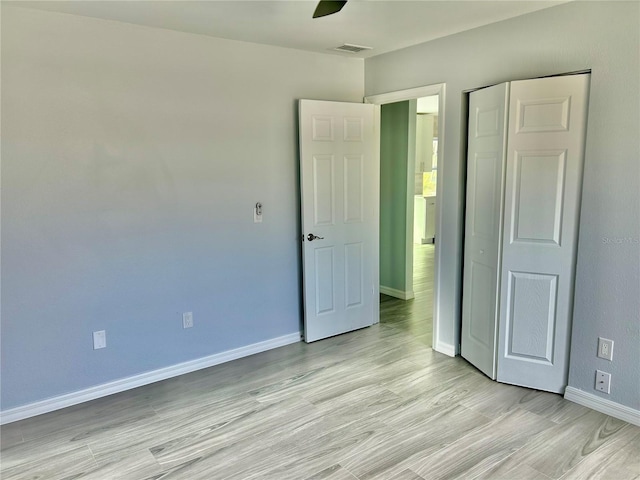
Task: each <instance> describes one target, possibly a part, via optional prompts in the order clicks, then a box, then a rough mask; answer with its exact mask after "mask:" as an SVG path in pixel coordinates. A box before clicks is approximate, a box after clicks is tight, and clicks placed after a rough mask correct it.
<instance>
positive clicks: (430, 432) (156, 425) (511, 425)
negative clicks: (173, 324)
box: [0, 308, 640, 480]
mask: <svg viewBox="0 0 640 480" xmlns="http://www.w3.org/2000/svg"><path fill="white" fill-rule="evenodd" d="M383 311H385V310H384V309H383ZM386 312H387V313H383V321H382V322H381V323H380V324H378V325H374V326H373V327H370V328H366V329H363V330H360V331H357V332H352V333H349V334H345V335H341V336H338V337H334V338H330V339H327V340H323V341H319V342H316V343H313V344H310V345H307V344H304V343H297V344H293V345H289V346H286V347H282V348H279V349H276V350H271V351H269V352H264V353H261V354H258V355H253V356H251V357H247V358H244V359H240V360H236V361H233V362H229V363H227V364H224V365H219V366H216V367H212V368H208V369H205V370H201V371H198V372H194V373H191V374H188V375H183V376H181V377H177V378H174V379H170V380H166V381H163V382H158V383H155V384H152V385H148V386H146V387H141V388H138V389H135V390H131V391H128V392H124V393H120V394H116V395H112V396H110V397H105V398H102V399H99V400H95V401H92V402H88V403H85V404H82V405H78V406H75V407H70V408H67V409H64V410H60V411H57V412H52V413H49V414H46V415H41V416H39V417H34V418H31V419H27V420H23V421H20V422H15V423H12V424H8V425H5V426H3V427H2V428H1V429H0V433H1V437H2V452H1V454H0V461H1V470H0V478H2V479H3V480H10V479H21V480H23V479H35V478H38V479H49V480H55V479H100V480H103V479H136V480H137V479H148V480H160V479H189V480H197V479H207V480H212V479H213V480H217V479H242V480H246V479H274V480H286V479H306V480H312V479H313V480H321V479H326V480H355V479H384V480H420V479H429V480H430V479H454V478H460V479H509V480H526V479H532V480H548V479H562V480H566V479H612V480H626V479H629V480H631V479H636V480H638V479H640V464H639V458H640V428H638V427H635V426H633V425H630V424H627V423H625V422H622V421H620V420H616V419H614V418H611V417H608V416H606V415H603V414H600V413H598V412H595V411H592V410H589V409H587V408H585V407H581V406H579V405H576V404H574V403H571V402H568V401H565V400H564V399H563V398H562V397H561V396H559V395H554V394H550V393H544V392H538V391H535V390H528V389H525V388H519V387H514V386H510V385H502V384H498V383H495V382H492V381H490V380H489V379H487V378H486V377H484V376H483V375H482V374H480V373H479V372H478V371H477V370H476V369H474V368H473V367H472V366H470V365H469V364H467V363H466V362H465V361H464V360H462V359H461V358H449V357H446V356H444V355H441V354H438V353H434V352H433V351H432V350H431V348H429V347H428V346H427V345H425V343H424V342H423V341H422V339H421V338H419V337H420V335H417V336H416V335H414V333H415V331H414V330H412V329H411V328H409V327H408V325H411V321H410V319H407V318H405V319H404V320H401V319H400V317H399V316H398V317H397V318H393V309H391V308H389V309H387V310H386ZM385 316H389V318H385ZM387 320H389V321H387Z"/></svg>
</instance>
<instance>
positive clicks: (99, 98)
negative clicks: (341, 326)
mask: <svg viewBox="0 0 640 480" xmlns="http://www.w3.org/2000/svg"><path fill="white" fill-rule="evenodd" d="M363 93H364V78H363V61H362V60H358V59H350V58H343V57H339V56H332V55H322V54H311V53H304V52H300V51H295V50H289V49H283V48H276V47H268V46H259V45H254V44H248V43H241V42H233V41H226V40H219V39H213V38H208V37H204V36H197V35H189V34H185V33H179V32H175V31H170V30H160V29H152V28H146V27H140V26H134V25H127V24H123V23H117V22H111V21H103V20H97V19H91V18H83V17H77V16H71V15H65V14H57V13H48V12H42V11H35V10H29V9H23V8H16V7H8V6H6V5H3V7H2V259H1V260H2V312H1V313H2V325H1V329H2V344H1V346H2V385H1V387H2V398H1V401H2V408H3V409H8V408H12V407H16V406H19V405H24V404H28V403H30V402H34V401H38V400H42V399H45V398H47V397H51V396H56V395H59V394H64V393H67V392H73V391H76V390H79V389H83V388H86V387H89V386H93V385H97V384H101V383H104V382H107V381H111V380H114V379H119V378H123V377H127V376H130V375H134V374H138V373H141V372H144V371H149V370H154V369H157V368H161V367H165V366H169V365H172V364H176V363H179V362H183V361H187V360H192V359H196V358H199V357H203V356H207V355H211V354H215V353H218V352H221V351H225V350H228V349H232V348H236V347H240V346H245V345H249V344H252V343H255V342H259V341H263V340H268V339H271V338H275V337H278V336H282V335H286V334H291V333H295V332H298V331H299V330H300V328H301V325H300V321H301V302H300V295H301V293H300V284H299V282H300V280H299V279H300V276H299V272H300V260H299V250H298V249H299V245H298V239H299V235H300V231H299V228H300V227H299V207H298V203H299V193H298V191H299V189H298V160H297V116H296V107H295V105H296V103H295V100H296V99H298V98H313V99H327V100H342V101H355V102H358V101H361V100H362V97H363ZM257 201H260V202H262V204H263V205H264V222H263V223H262V224H254V223H253V215H252V208H253V205H254V204H255V202H257ZM185 311H193V314H194V320H195V327H194V328H193V329H190V330H183V329H182V325H181V315H182V312H185ZM102 329H106V331H107V348H106V349H104V350H98V351H93V350H92V333H91V332H92V331H94V330H102Z"/></svg>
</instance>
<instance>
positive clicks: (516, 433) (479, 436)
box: [410, 410, 553, 480]
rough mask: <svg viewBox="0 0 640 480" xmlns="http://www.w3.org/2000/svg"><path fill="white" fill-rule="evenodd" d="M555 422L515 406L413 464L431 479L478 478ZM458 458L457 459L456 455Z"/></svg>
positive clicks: (412, 464)
mask: <svg viewBox="0 0 640 480" xmlns="http://www.w3.org/2000/svg"><path fill="white" fill-rule="evenodd" d="M551 425H553V424H552V422H550V421H548V420H545V419H543V418H542V417H540V416H538V415H536V414H533V413H530V412H527V411H525V410H514V411H511V412H509V413H506V414H504V415H503V416H501V417H499V418H497V419H495V420H493V421H492V422H489V423H487V424H485V425H482V426H481V427H479V428H476V429H474V430H473V431H471V432H469V433H468V434H466V435H460V436H459V438H458V439H457V440H455V441H454V442H452V443H451V444H449V445H447V446H446V447H444V448H441V449H439V450H438V451H436V452H434V453H431V454H430V455H427V456H424V455H423V456H421V457H420V458H416V459H415V460H414V461H413V462H411V465H410V468H411V470H413V471H414V472H416V473H417V474H418V475H420V476H422V477H428V478H429V479H434V480H436V479H453V478H474V477H476V476H478V475H479V474H481V473H482V472H484V471H485V470H488V469H489V468H492V467H493V466H494V465H496V464H498V463H500V462H501V461H503V460H505V459H506V458H508V457H509V456H510V455H511V454H512V453H513V452H515V451H516V450H518V449H519V448H520V447H522V446H523V445H524V444H525V443H526V442H527V441H528V440H529V439H530V438H531V437H533V436H535V435H536V434H537V433H539V432H541V431H543V430H545V429H546V428H548V427H549V426H551ZM453 458H455V459H456V460H455V461H452V459H453Z"/></svg>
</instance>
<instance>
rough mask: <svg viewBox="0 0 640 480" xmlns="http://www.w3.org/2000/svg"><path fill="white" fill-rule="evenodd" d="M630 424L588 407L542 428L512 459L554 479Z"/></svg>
mask: <svg viewBox="0 0 640 480" xmlns="http://www.w3.org/2000/svg"><path fill="white" fill-rule="evenodd" d="M634 428H635V427H633V426H632V425H629V424H628V423H626V422H623V421H622V420H618V419H615V418H612V417H608V416H607V415H604V414H602V413H599V412H595V411H593V410H591V411H589V412H588V413H586V414H585V415H582V416H581V417H578V418H577V419H575V420H573V421H571V422H567V423H563V424H557V425H554V426H553V427H551V428H548V429H546V430H544V431H543V432H541V433H540V434H539V435H537V436H536V437H535V438H534V439H532V441H531V442H529V443H528V444H527V445H525V446H524V447H523V448H521V449H520V450H518V451H517V452H516V453H515V454H514V457H513V461H516V462H520V463H524V464H527V465H529V466H530V467H532V468H534V469H536V470H538V471H540V472H542V473H544V474H545V475H547V476H548V477H550V478H553V479H557V478H560V477H561V476H562V475H563V474H565V473H566V472H568V471H570V470H571V469H572V468H573V467H575V466H576V465H578V464H579V463H580V462H581V461H583V460H584V459H585V458H586V457H588V456H589V455H591V454H593V452H595V451H596V450H597V449H598V448H599V447H601V446H602V445H604V444H605V443H606V442H609V441H613V440H615V439H616V438H618V437H619V436H621V435H622V436H626V435H629V434H630V432H631V433H633V429H634Z"/></svg>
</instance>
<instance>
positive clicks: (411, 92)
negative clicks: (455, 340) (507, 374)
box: [364, 83, 456, 357]
mask: <svg viewBox="0 0 640 480" xmlns="http://www.w3.org/2000/svg"><path fill="white" fill-rule="evenodd" d="M445 86H446V85H445V84H444V83H438V84H435V85H426V86H423V87H416V88H410V89H408V90H399V91H396V92H389V93H381V94H378V95H370V96H368V97H365V98H364V101H365V103H372V104H374V105H377V107H376V117H377V119H376V125H377V127H376V134H377V135H376V137H377V138H376V154H377V155H378V158H379V156H380V129H379V124H380V122H379V119H380V105H384V104H387V103H395V102H403V101H405V100H415V99H417V98H421V97H429V96H432V95H438V170H439V171H441V172H442V171H444V168H442V167H443V166H444V165H443V158H442V154H443V151H444V134H445V132H444V124H445V121H444V115H445V109H444V105H445ZM438 177H439V178H438V182H437V183H436V197H437V198H439V199H442V198H443V195H442V185H443V181H442V176H441V175H438ZM379 189H380V186H379V185H378V190H379ZM409 194H411V199H410V200H411V201H410V202H409V201H408V204H407V206H408V208H407V219H406V221H407V232H409V228H410V230H411V232H412V231H413V194H412V193H411V192H410V191H408V192H407V195H409ZM442 203H443V202H442V201H438V202H436V224H437V228H436V232H442ZM409 220H410V221H409ZM377 221H378V223H379V222H380V212H379V211H378V212H377ZM407 243H408V245H407V247H406V248H407V250H408V251H410V253H411V254H410V255H407V263H409V262H413V250H412V246H413V234H411V235H409V234H407ZM441 245H442V242H441V241H436V244H435V258H434V272H433V273H434V282H433V339H432V343H431V344H432V346H433V347H432V348H433V349H434V350H436V351H438V352H440V353H444V354H445V355H449V356H451V357H453V356H455V354H456V352H455V349H454V350H453V351H452V350H451V349H450V348H442V344H441V342H439V341H438V338H439V337H438V331H439V330H440V328H439V326H440V323H441V322H442V321H444V320H443V319H441V318H440V288H439V287H440V265H441V258H440V256H441V248H440V246H441ZM407 268H413V264H411V265H407ZM376 270H379V267H378V268H377V269H376Z"/></svg>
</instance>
